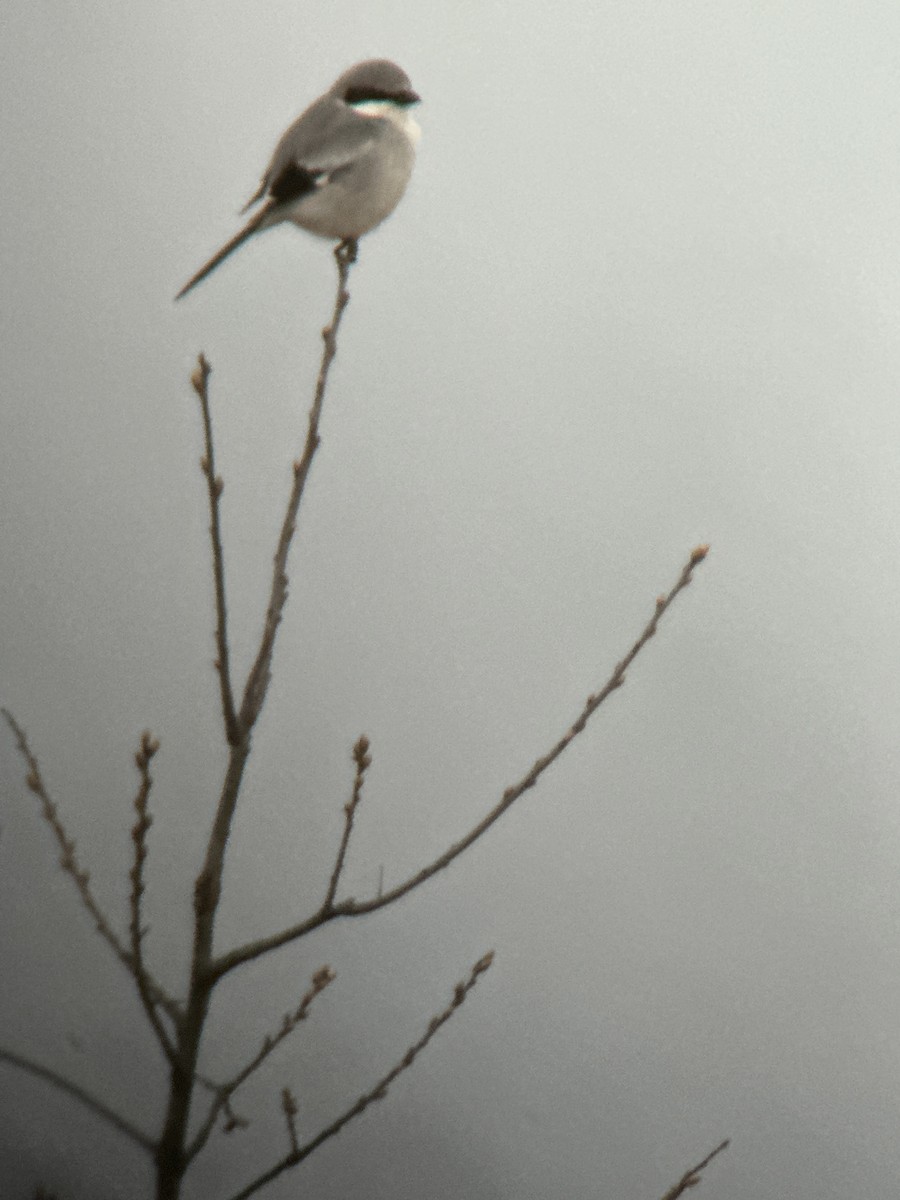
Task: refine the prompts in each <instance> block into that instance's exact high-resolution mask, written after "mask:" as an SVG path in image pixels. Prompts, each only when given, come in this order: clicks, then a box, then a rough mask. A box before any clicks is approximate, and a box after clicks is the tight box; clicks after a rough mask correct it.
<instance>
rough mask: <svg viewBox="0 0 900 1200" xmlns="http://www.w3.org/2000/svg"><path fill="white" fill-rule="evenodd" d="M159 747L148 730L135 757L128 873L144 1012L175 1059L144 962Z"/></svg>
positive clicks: (133, 953) (136, 979) (131, 929)
mask: <svg viewBox="0 0 900 1200" xmlns="http://www.w3.org/2000/svg"><path fill="white" fill-rule="evenodd" d="M157 750H159V742H158V741H157V740H156V738H154V737H153V736H152V735H151V734H150V733H148V732H146V731H145V732H144V733H143V734H142V735H141V745H140V748H139V749H138V751H137V753H136V754H135V756H134V761H135V766H136V767H137V769H138V772H139V774H140V777H141V782H140V785H139V787H138V791H137V795H136V796H135V798H134V809H135V812H136V813H137V820H136V821H135V823H134V827H133V828H132V830H131V840H132V842H133V843H134V862H133V864H132V867H131V870H130V871H129V872H128V876H129V879H130V880H131V891H130V893H129V897H128V899H129V911H130V920H129V923H128V931H129V933H130V935H131V958H132V961H133V963H134V970H133V974H134V982H135V984H136V985H137V990H138V995H139V996H140V999H141V1004H142V1005H143V1006H144V1013H145V1015H146V1017H147V1020H148V1021H149V1023H150V1026H151V1028H152V1029H153V1032H154V1033H155V1034H156V1040H157V1041H158V1042H159V1044H160V1046H161V1047H162V1050H163V1053H164V1054H165V1056H166V1058H168V1059H169V1061H170V1062H171V1060H172V1056H173V1055H174V1053H175V1048H174V1046H173V1045H172V1042H171V1039H170V1038H169V1035H168V1033H167V1032H166V1030H165V1029H164V1028H163V1024H162V1021H160V1019H159V1013H158V1012H157V1011H156V1001H155V1000H154V998H153V992H152V989H151V987H150V981H149V978H148V976H147V968H146V965H145V963H144V950H143V943H144V934H145V933H146V930H145V929H144V928H143V927H142V925H141V900H142V898H143V895H144V863H145V861H146V859H147V832H148V830H149V829H150V826H151V825H152V823H153V817H152V816H151V815H150V811H149V801H150V789H151V788H152V787H153V777H152V776H151V774H150V763H151V762H152V761H153V756H154V755H155V754H156V752H157Z"/></svg>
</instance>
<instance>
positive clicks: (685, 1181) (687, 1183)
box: [662, 1138, 731, 1200]
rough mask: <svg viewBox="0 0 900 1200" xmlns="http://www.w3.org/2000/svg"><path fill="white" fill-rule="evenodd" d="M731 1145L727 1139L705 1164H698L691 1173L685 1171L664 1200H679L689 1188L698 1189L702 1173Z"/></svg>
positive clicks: (717, 1147) (708, 1157)
mask: <svg viewBox="0 0 900 1200" xmlns="http://www.w3.org/2000/svg"><path fill="white" fill-rule="evenodd" d="M730 1145H731V1138H726V1139H725V1141H724V1142H721V1143H720V1144H719V1145H718V1146H716V1148H715V1150H713V1151H711V1152H710V1153H709V1154H707V1156H706V1158H704V1160H703V1162H699V1163H697V1165H696V1167H691V1169H690V1170H689V1171H685V1173H684V1174H683V1175H682V1177H681V1178H680V1179H679V1181H678V1182H677V1183H676V1184H675V1186H674V1187H673V1188H670V1189H669V1190H668V1191H667V1192H666V1194H665V1195H664V1196H663V1198H662V1200H678V1197H679V1196H681V1195H682V1194H683V1193H684V1192H686V1191H687V1190H688V1189H689V1188H693V1187H696V1186H697V1184H698V1183H699V1182H700V1172H701V1171H704V1170H705V1169H706V1168H707V1167H708V1166H709V1164H710V1163H711V1162H712V1160H713V1159H714V1158H715V1157H716V1155H717V1154H721V1153H722V1151H723V1150H725V1149H727V1148H728V1146H730Z"/></svg>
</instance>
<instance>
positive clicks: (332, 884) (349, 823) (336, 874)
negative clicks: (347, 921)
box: [322, 734, 372, 908]
mask: <svg viewBox="0 0 900 1200" xmlns="http://www.w3.org/2000/svg"><path fill="white" fill-rule="evenodd" d="M353 761H354V762H355V763H356V776H355V778H354V780H353V792H352V794H351V796H350V799H349V800H348V801H347V803H346V804H345V805H344V832H343V833H342V835H341V844H340V846H339V847H338V852H337V858H336V859H335V861H334V870H333V871H332V872H331V879H330V880H329V881H328V891H327V892H326V893H325V903H324V904H323V906H322V907H323V908H331V906H332V905H333V904H334V897H335V895H336V894H337V889H338V883H339V882H340V878H341V871H343V869H344V859H345V858H346V857H347V847H348V846H349V845H350V835H351V834H352V833H353V819H354V817H355V816H356V810H357V808H358V807H359V802H360V800H361V799H362V788H363V783H364V782H365V778H366V771H368V769H369V767H370V766H371V765H372V756H371V754H370V753H369V739H368V738H367V737H366V736H365V734H363V736H362V737H361V738H360V739H359V741H358V742H357V743H356V745H355V746H354V747H353Z"/></svg>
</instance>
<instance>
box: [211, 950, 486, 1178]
mask: <svg viewBox="0 0 900 1200" xmlns="http://www.w3.org/2000/svg"><path fill="white" fill-rule="evenodd" d="M493 961H494V954H493V951H491V952H490V953H488V954H485V956H484V957H483V958H481V959H479V960H478V962H477V963H476V964H475V966H474V967H473V968H472V970H471V972H470V973H469V978H468V979H467V980H465V981H464V982H462V983H458V984H457V985H456V987H455V988H454V990H453V999H452V1000H451V1002H450V1004H448V1006H447V1007H446V1008H445V1009H444V1010H443V1012H440V1013H438V1015H437V1016H436V1017H432V1018H431V1020H430V1021H429V1023H428V1028H427V1030H426V1031H425V1033H424V1034H423V1036H422V1037H421V1038H419V1040H418V1041H417V1042H414V1043H413V1045H412V1046H410V1047H409V1049H408V1050H407V1051H406V1053H405V1054H404V1055H403V1057H402V1058H401V1059H400V1061H399V1062H398V1063H396V1064H395V1065H394V1066H393V1067H392V1068H391V1069H390V1071H388V1073H387V1074H386V1075H384V1076H382V1078H381V1079H379V1080H378V1082H377V1083H376V1084H375V1086H374V1087H373V1088H372V1089H371V1090H370V1091H368V1092H366V1093H365V1094H364V1095H362V1096H360V1098H359V1099H358V1100H357V1101H356V1103H355V1104H352V1105H351V1106H350V1108H348V1109H347V1111H346V1112H345V1113H343V1114H342V1115H341V1116H340V1117H338V1118H337V1120H336V1121H332V1123H331V1124H330V1125H327V1126H326V1127H325V1128H324V1129H323V1130H321V1131H320V1132H319V1133H317V1134H316V1136H315V1137H314V1138H312V1139H311V1140H310V1141H308V1142H307V1143H306V1144H305V1145H303V1146H298V1147H297V1148H296V1149H295V1148H293V1147H292V1149H291V1152H290V1154H287V1155H286V1156H285V1157H284V1158H282V1159H281V1160H280V1162H277V1163H276V1164H275V1165H274V1166H273V1167H270V1168H269V1170H268V1171H265V1172H263V1174H262V1175H259V1176H257V1178H256V1179H254V1180H253V1182H252V1183H248V1184H247V1186H246V1187H244V1188H242V1189H241V1191H239V1192H235V1194H234V1195H233V1196H231V1197H230V1198H229V1200H247V1197H248V1196H252V1195H253V1194H254V1192H258V1191H259V1189H260V1188H262V1187H264V1186H265V1185H266V1184H267V1183H271V1181H272V1180H273V1179H275V1178H277V1176H279V1175H281V1174H282V1173H283V1172H284V1171H287V1170H289V1169H290V1168H291V1167H296V1166H297V1165H298V1163H301V1162H303V1160H304V1159H305V1158H309V1156H310V1155H311V1154H312V1153H313V1151H314V1150H318V1148H319V1147H320V1146H321V1145H322V1143H323V1142H327V1141H328V1140H329V1139H330V1138H333V1137H334V1136H335V1135H336V1134H338V1133H340V1131H341V1130H342V1129H343V1128H344V1126H345V1125H348V1124H349V1123H350V1122H351V1121H352V1120H353V1119H354V1118H355V1117H358V1116H359V1115H360V1114H361V1113H363V1112H364V1111H365V1110H366V1109H367V1108H368V1107H369V1105H370V1104H374V1103H375V1101H376V1100H383V1099H384V1097H385V1096H386V1095H387V1092H388V1088H389V1087H390V1086H391V1084H392V1083H393V1082H394V1080H395V1079H396V1078H397V1076H398V1075H402V1074H403V1072H404V1071H406V1070H408V1069H409V1068H410V1067H411V1066H412V1064H413V1063H414V1062H415V1060H416V1059H417V1058H418V1056H419V1054H421V1052H422V1051H423V1050H424V1049H425V1047H426V1046H427V1045H428V1043H429V1042H430V1041H431V1039H432V1038H433V1037H434V1035H435V1034H436V1033H437V1031H438V1030H439V1029H440V1028H441V1026H442V1025H445V1024H446V1023H447V1022H448V1021H449V1020H450V1018H451V1017H452V1016H453V1014H454V1013H455V1012H456V1010H457V1009H458V1008H459V1006H460V1005H461V1004H462V1003H463V1001H464V1000H465V998H466V996H467V995H468V994H469V992H470V991H471V990H472V988H473V987H474V986H475V984H476V983H477V982H478V977H479V976H480V975H483V974H484V972H485V971H487V970H488V968H489V967H490V965H491V963H492V962H493Z"/></svg>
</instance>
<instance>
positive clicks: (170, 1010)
mask: <svg viewBox="0 0 900 1200" xmlns="http://www.w3.org/2000/svg"><path fill="white" fill-rule="evenodd" d="M0 715H2V716H3V719H4V720H5V721H6V723H7V725H8V726H9V727H10V729H11V730H12V732H13V736H14V737H15V739H16V743H17V745H18V747H19V753H20V754H21V755H22V757H23V759H24V760H25V763H26V765H27V767H28V774H27V775H26V777H25V783H26V786H27V787H28V789H29V791H31V792H33V793H34V794H35V796H37V798H38V800H40V802H41V810H42V813H43V816H44V820H45V821H46V822H47V824H48V825H49V826H50V828H51V829H52V830H53V834H54V837H55V838H56V841H57V844H58V845H59V848H60V851H61V854H60V859H59V865H60V866H61V867H62V869H63V870H64V871H65V872H66V874H67V875H70V876H71V877H72V879H73V880H74V881H75V886H76V887H77V888H78V894H79V896H80V897H81V902H82V904H83V905H84V907H85V908H86V909H87V911H88V912H89V913H90V915H91V917H92V918H93V921H94V925H95V926H96V929H97V932H98V933H99V934H100V936H101V937H102V938H103V939H104V941H105V942H106V943H107V945H108V946H110V947H111V949H112V951H113V953H114V954H115V956H116V958H118V959H119V961H120V962H121V963H123V964H124V966H125V967H127V969H128V971H129V973H130V974H131V976H132V977H133V978H134V977H135V970H136V964H135V960H134V957H133V955H132V954H131V953H129V951H128V950H127V949H126V948H125V946H124V944H123V943H122V942H121V940H120V939H119V937H118V935H117V934H116V933H115V931H114V930H113V928H112V926H111V925H110V923H109V921H108V920H107V918H106V916H105V914H104V913H103V911H102V910H101V908H100V906H99V904H98V903H97V901H96V899H95V898H94V894H93V892H92V891H91V885H90V879H91V877H90V873H89V872H88V871H82V870H81V868H80V867H79V866H78V860H77V859H76V857H75V842H74V841H73V840H72V838H70V837H69V835H68V834H67V833H66V831H65V828H64V826H63V824H62V821H61V820H60V818H59V812H58V811H57V807H56V805H55V804H54V803H53V801H52V800H51V799H50V795H49V793H48V791H47V788H46V787H45V785H44V780H43V777H42V775H41V769H40V766H39V765H38V761H37V759H36V758H35V756H34V754H33V753H32V752H31V747H30V746H29V744H28V738H27V736H26V734H25V730H24V729H22V727H21V726H20V725H19V723H18V722H17V721H16V719H15V717H14V716H13V715H12V713H11V712H9V711H8V709H5V708H2V709H0ZM144 978H145V981H146V986H147V988H148V990H149V991H150V994H151V995H152V997H153V1000H154V1003H156V1004H158V1005H159V1007H160V1008H161V1009H162V1010H163V1011H164V1012H165V1013H166V1015H167V1016H168V1017H169V1019H170V1020H171V1021H172V1023H173V1024H175V1025H177V1024H178V1022H179V1021H180V1020H181V1016H182V1014H181V1008H180V1006H179V1005H178V1003H177V1002H176V1001H175V1000H173V999H172V997H171V996H169V995H168V994H167V993H166V992H165V991H164V989H163V988H162V987H161V986H160V985H159V984H158V983H157V982H156V981H155V980H154V979H153V978H152V976H151V975H150V974H149V972H147V971H146V970H145V971H144Z"/></svg>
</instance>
